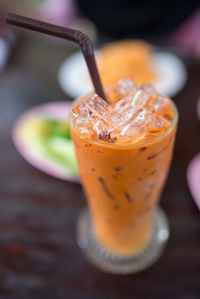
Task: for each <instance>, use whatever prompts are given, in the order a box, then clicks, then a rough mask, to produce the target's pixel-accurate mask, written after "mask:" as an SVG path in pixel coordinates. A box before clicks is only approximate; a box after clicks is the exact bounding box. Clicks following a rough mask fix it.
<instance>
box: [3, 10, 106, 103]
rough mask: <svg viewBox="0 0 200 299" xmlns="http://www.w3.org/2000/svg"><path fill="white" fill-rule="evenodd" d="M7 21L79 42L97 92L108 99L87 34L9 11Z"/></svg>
mask: <svg viewBox="0 0 200 299" xmlns="http://www.w3.org/2000/svg"><path fill="white" fill-rule="evenodd" d="M6 22H7V23H9V24H12V25H16V26H19V27H22V28H26V29H30V30H33V31H37V32H42V33H45V34H49V35H53V36H56V37H60V38H63V39H66V40H70V41H72V42H75V43H76V44H78V45H79V46H80V48H81V51H82V53H83V55H84V57H85V61H86V64H87V67H88V70H89V73H90V77H91V79H92V83H93V86H94V89H95V92H96V93H97V94H98V95H99V96H100V97H101V98H103V99H104V100H105V101H106V97H105V94H104V91H103V86H102V83H101V80H100V77H99V73H98V69H97V65H96V61H95V57H94V47H93V45H92V43H91V41H90V39H89V38H88V36H87V35H86V34H84V33H83V32H81V31H79V30H74V29H70V28H65V27H60V26H56V25H53V24H48V23H45V22H42V21H38V20H34V19H30V18H26V17H23V16H19V15H16V14H12V13H8V15H7V17H6Z"/></svg>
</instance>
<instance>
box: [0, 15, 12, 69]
mask: <svg viewBox="0 0 200 299" xmlns="http://www.w3.org/2000/svg"><path fill="white" fill-rule="evenodd" d="M3 18H4V17H3V15H0V72H1V71H3V70H4V68H5V66H6V64H7V62H8V58H9V55H10V53H11V49H12V46H13V44H14V43H15V35H14V33H13V32H12V31H11V30H10V29H9V28H8V27H7V25H6V24H5V23H4V22H3Z"/></svg>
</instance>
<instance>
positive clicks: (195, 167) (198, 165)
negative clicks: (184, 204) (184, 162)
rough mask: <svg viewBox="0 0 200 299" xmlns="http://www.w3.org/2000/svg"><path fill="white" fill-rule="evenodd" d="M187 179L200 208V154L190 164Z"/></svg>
mask: <svg viewBox="0 0 200 299" xmlns="http://www.w3.org/2000/svg"><path fill="white" fill-rule="evenodd" d="M187 181H188V185H189V188H190V192H191V193H192V196H193V198H194V200H195V202H196V204H197V206H198V208H199V209H200V154H197V155H196V156H195V157H194V158H193V159H192V161H191V162H190V164H189V166H188V169H187Z"/></svg>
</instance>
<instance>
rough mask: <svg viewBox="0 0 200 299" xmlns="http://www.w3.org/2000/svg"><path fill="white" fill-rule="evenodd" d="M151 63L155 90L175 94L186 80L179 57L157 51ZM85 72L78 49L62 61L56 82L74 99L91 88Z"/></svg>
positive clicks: (164, 93) (171, 95)
mask: <svg viewBox="0 0 200 299" xmlns="http://www.w3.org/2000/svg"><path fill="white" fill-rule="evenodd" d="M152 63H153V66H154V68H155V71H156V72H157V73H158V78H157V79H156V81H155V82H153V85H154V86H155V88H156V89H157V91H158V92H160V93H161V94H163V95H167V96H169V97H173V96H174V95H176V94H177V93H178V92H179V91H180V90H181V89H182V88H183V87H184V85H185V83H186V80H187V71H186V68H185V65H184V64H183V62H182V61H181V59H180V58H178V57H177V56H176V55H174V54H172V53H169V52H158V53H155V54H154V57H153V61H152ZM87 74H88V73H87V67H86V64H85V61H84V58H83V56H82V54H81V52H80V51H79V52H76V53H74V54H73V55H71V56H70V57H69V58H68V59H66V60H65V61H64V62H63V64H62V65H61V67H60V69H59V72H58V82H59V85H60V87H61V88H62V89H63V91H64V92H65V93H66V94H68V95H69V96H71V97H72V98H74V99H75V98H78V97H80V96H82V95H84V94H86V93H88V92H90V91H91V90H92V89H93V88H92V84H91V81H90V79H89V78H88V75H87Z"/></svg>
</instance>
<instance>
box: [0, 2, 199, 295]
mask: <svg viewBox="0 0 200 299" xmlns="http://www.w3.org/2000/svg"><path fill="white" fill-rule="evenodd" d="M8 11H10V12H13V13H17V14H21V15H24V16H27V17H31V18H36V19H40V20H43V21H46V22H50V23H54V24H57V25H59V26H67V27H71V28H74V29H79V30H81V31H83V32H85V33H86V34H87V35H88V36H89V37H90V39H91V41H92V42H93V43H94V46H95V49H96V54H97V61H98V66H99V71H100V75H101V77H102V81H103V84H104V86H106V85H112V84H115V83H116V82H117V81H118V80H119V78H121V77H126V76H128V77H131V78H132V79H133V80H134V81H135V82H136V83H137V84H142V83H145V82H148V83H151V84H153V85H155V87H156V88H157V89H158V90H159V91H160V92H162V93H164V94H165V95H167V96H170V97H172V98H173V100H174V101H175V103H176V105H177V107H178V110H179V114H180V122H179V130H178V136H177V142H176V147H175V153H174V159H173V163H172V168H171V171H170V175H169V178H168V181H167V184H166V187H165V190H164V192H163V196H162V200H161V204H162V206H163V207H164V209H165V211H166V213H167V215H168V217H169V221H170V224H171V239H170V241H169V245H168V248H167V250H166V253H165V254H164V256H163V257H162V259H161V260H160V261H159V262H158V263H157V264H156V265H155V266H153V267H152V268H151V269H149V270H147V271H145V272H144V273H141V274H137V275H135V276H127V277H126V278H125V277H116V276H112V275H108V274H106V273H101V272H100V271H98V270H96V269H95V268H94V267H93V266H92V265H90V264H89V263H88V262H87V260H86V259H85V258H84V256H82V255H81V253H80V250H79V248H78V246H77V245H76V242H75V239H76V231H75V227H76V220H77V217H78V214H79V212H80V210H81V209H82V208H83V207H84V206H85V197H84V194H83V191H82V188H81V185H80V181H79V176H78V170H77V166H76V161H75V156H74V152H73V145H72V142H71V139H70V134H69V127H68V124H67V120H68V112H69V109H70V105H71V101H72V100H73V99H75V98H76V97H78V96H80V95H82V94H83V93H85V92H88V91H89V90H90V89H91V83H90V79H89V77H88V74H87V69H86V66H85V64H84V61H83V58H82V56H81V54H80V51H79V48H78V47H77V45H75V44H73V43H70V42H67V41H64V40H60V39H57V38H53V37H50V36H45V35H42V34H39V33H35V32H31V31H26V30H24V29H19V28H16V27H13V26H8V25H7V24H6V23H5V16H6V14H7V12H8ZM199 98H200V8H199V1H186V2H184V3H183V2H181V1H164V2H163V1H162V2H160V1H157V0H154V1H153V0H152V1H144V0H141V1H139V2H138V1H127V0H124V1H114V0H106V1H105V0H101V1H92V0H76V1H75V0H74V1H73V0H0V144H1V146H0V248H1V253H0V269H1V278H2V279H1V281H0V298H102V297H103V296H104V297H105V298H109V299H110V298H119V296H121V297H122V298H132V295H130V294H132V293H134V294H135V296H136V297H137V298H161V296H162V297H163V298H181V299H184V298H185V299H190V298H191V299H194V298H195V299H197V298H199V294H200V287H199V286H200V277H199V269H200V255H199V249H200V239H199V233H200V221H199V210H198V207H200V198H199V194H200V192H199V191H200V190H199V188H200V183H199V175H200V157H199V148H200V147H199V146H200V131H199V127H200V126H199V115H200V112H199V107H200V105H199ZM41 105H42V106H41ZM33 108H34V109H33ZM44 130H46V131H45V132H48V134H46V135H45V138H44V135H43V132H44ZM41 136H42V137H41ZM50 141H51V142H50ZM66 149H67V150H66ZM30 164H31V165H32V166H31V165H30ZM33 166H34V167H33ZM36 168H37V169H36ZM158 286H159V287H158ZM156 296H157V297H156ZM121 297H120V298H121Z"/></svg>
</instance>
